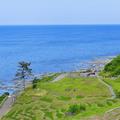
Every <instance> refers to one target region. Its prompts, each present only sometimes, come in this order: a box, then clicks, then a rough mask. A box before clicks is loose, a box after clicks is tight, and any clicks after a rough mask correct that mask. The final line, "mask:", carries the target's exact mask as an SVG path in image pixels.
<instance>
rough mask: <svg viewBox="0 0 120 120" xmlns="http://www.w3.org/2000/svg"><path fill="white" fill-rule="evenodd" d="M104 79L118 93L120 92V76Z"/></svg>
mask: <svg viewBox="0 0 120 120" xmlns="http://www.w3.org/2000/svg"><path fill="white" fill-rule="evenodd" d="M104 81H105V82H107V83H108V84H110V85H111V86H112V88H113V89H114V91H115V93H116V94H118V93H120V78H115V79H111V78H104Z"/></svg>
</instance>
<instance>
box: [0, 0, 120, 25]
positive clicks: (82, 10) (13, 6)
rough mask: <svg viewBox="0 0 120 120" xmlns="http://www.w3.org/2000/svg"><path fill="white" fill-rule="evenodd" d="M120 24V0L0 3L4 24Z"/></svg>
mask: <svg viewBox="0 0 120 120" xmlns="http://www.w3.org/2000/svg"><path fill="white" fill-rule="evenodd" d="M48 24H50V25H51V24H120V0H0V25H48Z"/></svg>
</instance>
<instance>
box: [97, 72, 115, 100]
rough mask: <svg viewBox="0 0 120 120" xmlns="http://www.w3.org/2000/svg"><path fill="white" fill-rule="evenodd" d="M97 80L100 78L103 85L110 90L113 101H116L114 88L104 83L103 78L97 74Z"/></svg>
mask: <svg viewBox="0 0 120 120" xmlns="http://www.w3.org/2000/svg"><path fill="white" fill-rule="evenodd" d="M97 78H98V80H99V81H100V82H101V83H102V84H104V85H105V86H106V87H108V89H109V91H110V93H111V99H115V98H116V94H115V92H114V90H113V88H112V86H111V85H109V84H107V83H106V82H104V81H103V80H102V77H100V76H99V75H98V74H97Z"/></svg>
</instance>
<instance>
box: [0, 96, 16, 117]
mask: <svg viewBox="0 0 120 120" xmlns="http://www.w3.org/2000/svg"><path fill="white" fill-rule="evenodd" d="M14 101H15V96H14V95H12V96H9V97H8V99H7V100H6V101H5V102H4V104H3V106H2V107H1V108H0V119H1V118H2V117H3V116H4V115H5V114H6V113H7V112H9V110H10V109H11V107H12V105H13V104H14Z"/></svg>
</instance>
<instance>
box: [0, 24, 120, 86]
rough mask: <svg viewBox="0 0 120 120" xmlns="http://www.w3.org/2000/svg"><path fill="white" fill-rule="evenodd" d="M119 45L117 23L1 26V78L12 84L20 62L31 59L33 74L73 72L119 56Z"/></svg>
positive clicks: (118, 27)
mask: <svg viewBox="0 0 120 120" xmlns="http://www.w3.org/2000/svg"><path fill="white" fill-rule="evenodd" d="M119 45H120V25H42V26H40V25H39V26H36V25H33V26H0V69H1V72H0V81H1V82H2V83H4V84H8V83H9V84H10V83H12V82H11V80H12V79H13V78H14V75H15V73H16V70H17V66H18V62H20V61H30V62H31V63H32V69H33V72H34V73H35V74H39V73H46V72H61V71H73V70H75V69H76V68H78V66H79V68H82V64H83V63H84V62H85V61H91V60H93V59H95V58H101V57H106V56H115V55H118V54H119V53H120V46H119ZM79 68H78V69H79Z"/></svg>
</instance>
